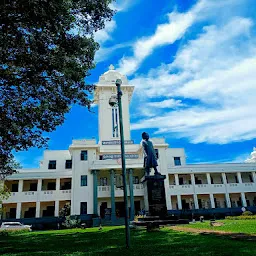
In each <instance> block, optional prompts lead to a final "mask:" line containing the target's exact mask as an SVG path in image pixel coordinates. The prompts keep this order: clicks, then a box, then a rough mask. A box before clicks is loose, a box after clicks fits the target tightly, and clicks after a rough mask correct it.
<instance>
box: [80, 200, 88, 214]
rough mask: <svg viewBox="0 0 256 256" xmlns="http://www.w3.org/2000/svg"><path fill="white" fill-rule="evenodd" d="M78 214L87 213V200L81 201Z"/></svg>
mask: <svg viewBox="0 0 256 256" xmlns="http://www.w3.org/2000/svg"><path fill="white" fill-rule="evenodd" d="M80 214H87V202H81V204H80Z"/></svg>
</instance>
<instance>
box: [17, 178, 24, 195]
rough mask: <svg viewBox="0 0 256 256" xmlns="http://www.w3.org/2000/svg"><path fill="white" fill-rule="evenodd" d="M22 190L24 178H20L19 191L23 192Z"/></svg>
mask: <svg viewBox="0 0 256 256" xmlns="http://www.w3.org/2000/svg"><path fill="white" fill-rule="evenodd" d="M22 191H23V180H19V188H18V192H22Z"/></svg>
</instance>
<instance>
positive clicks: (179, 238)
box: [0, 227, 256, 256]
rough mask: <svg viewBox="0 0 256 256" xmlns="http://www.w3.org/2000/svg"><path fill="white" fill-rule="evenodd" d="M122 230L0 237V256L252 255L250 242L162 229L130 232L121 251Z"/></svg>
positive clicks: (253, 247) (255, 247) (254, 252)
mask: <svg viewBox="0 0 256 256" xmlns="http://www.w3.org/2000/svg"><path fill="white" fill-rule="evenodd" d="M124 243H125V237H124V227H104V228H103V230H102V231H99V230H98V228H90V229H86V230H81V229H73V230H61V231H44V232H31V233H23V234H13V235H10V236H8V237H0V255H2V256H3V255H4V256H7V255H19V256H20V255H30V256H31V255H51V256H55V255H63V256H65V255H74V256H77V255H121V256H125V255H140V256H143V255H147V256H151V255H154V256H155V255H182V256H186V255H196V256H198V255H204V256H207V255H209V256H213V255H218V256H222V255H223V256H224V255H225V256H230V255H232V256H235V255H237V256H238V255H239V256H241V255H245V256H246V255H248V256H249V255H250V256H252V255H256V244H255V242H252V241H235V240H231V239H229V238H226V237H215V236H213V235H208V236H203V235H199V234H191V233H185V232H177V231H173V230H171V229H170V228H168V227H167V228H163V229H161V230H160V231H159V232H151V233H148V232H146V231H145V230H133V231H132V232H131V243H132V248H131V249H130V250H127V249H125V247H124Z"/></svg>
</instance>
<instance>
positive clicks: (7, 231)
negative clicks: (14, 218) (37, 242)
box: [0, 229, 30, 236]
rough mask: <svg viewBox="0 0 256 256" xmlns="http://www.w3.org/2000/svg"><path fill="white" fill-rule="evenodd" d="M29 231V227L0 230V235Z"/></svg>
mask: <svg viewBox="0 0 256 256" xmlns="http://www.w3.org/2000/svg"><path fill="white" fill-rule="evenodd" d="M28 232H30V230H29V229H17V230H14V229H13V230H7V229H4V230H0V236H9V235H11V234H12V235H13V234H23V233H28Z"/></svg>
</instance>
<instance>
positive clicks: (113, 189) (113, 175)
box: [110, 170, 116, 221]
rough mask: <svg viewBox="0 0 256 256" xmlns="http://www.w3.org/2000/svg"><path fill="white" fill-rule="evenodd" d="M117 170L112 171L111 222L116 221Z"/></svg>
mask: <svg viewBox="0 0 256 256" xmlns="http://www.w3.org/2000/svg"><path fill="white" fill-rule="evenodd" d="M114 182H115V170H110V185H111V220H112V221H115V220H116V202H115V184H114Z"/></svg>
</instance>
